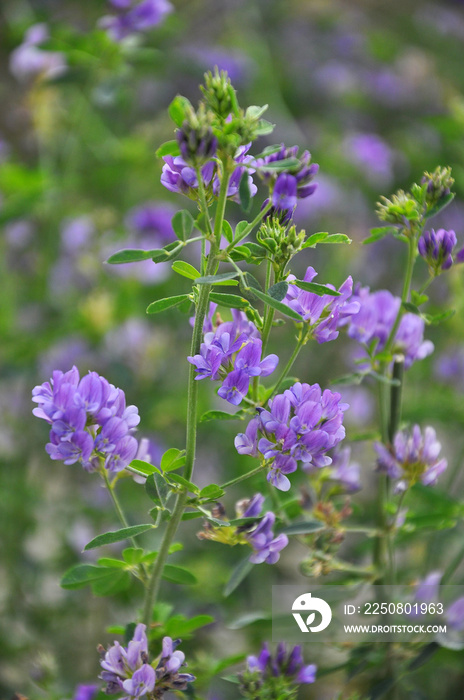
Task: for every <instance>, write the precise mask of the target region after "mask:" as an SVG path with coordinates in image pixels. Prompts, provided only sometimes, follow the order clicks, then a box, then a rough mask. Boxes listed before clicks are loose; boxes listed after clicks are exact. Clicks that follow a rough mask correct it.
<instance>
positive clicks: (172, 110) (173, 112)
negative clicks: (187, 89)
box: [168, 95, 193, 127]
mask: <svg viewBox="0 0 464 700" xmlns="http://www.w3.org/2000/svg"><path fill="white" fill-rule="evenodd" d="M191 109H193V108H192V105H191V103H190V101H189V100H188V99H187V98H186V97H183V96H182V95H176V97H175V98H174V99H173V101H172V102H171V104H170V105H169V109H168V111H169V116H170V117H171V119H172V121H173V122H174V124H175V125H176V126H179V127H180V126H182V124H183V123H184V121H185V119H186V118H187V115H188V113H189V111H190V110H191Z"/></svg>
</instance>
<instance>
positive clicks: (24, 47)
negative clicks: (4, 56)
mask: <svg viewBox="0 0 464 700" xmlns="http://www.w3.org/2000/svg"><path fill="white" fill-rule="evenodd" d="M48 39H49V31H48V27H47V25H46V24H34V25H33V26H32V27H29V29H28V30H27V32H26V34H25V35H24V39H23V43H22V44H20V46H18V47H17V48H16V49H14V51H13V52H12V53H11V56H10V71H11V73H12V74H13V75H14V77H15V78H16V79H17V80H20V81H27V80H31V79H35V78H40V77H41V78H45V79H48V78H57V77H59V76H60V75H63V73H65V72H66V70H67V64H66V59H65V56H64V54H63V53H61V52H58V51H46V50H44V49H40V48H39V45H40V44H42V43H44V42H45V41H47V40H48Z"/></svg>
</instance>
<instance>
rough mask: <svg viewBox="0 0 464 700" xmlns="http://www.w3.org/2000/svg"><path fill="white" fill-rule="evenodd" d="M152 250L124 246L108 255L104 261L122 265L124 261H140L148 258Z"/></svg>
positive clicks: (151, 254)
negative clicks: (122, 248)
mask: <svg viewBox="0 0 464 700" xmlns="http://www.w3.org/2000/svg"><path fill="white" fill-rule="evenodd" d="M154 252H155V251H153V250H140V249H138V248H125V249H124V250H119V251H118V252H117V253H114V254H113V255H110V257H109V258H108V260H107V261H106V262H107V263H108V264H109V265H124V264H125V263H133V262H141V261H142V260H150V258H152V256H153V253H154Z"/></svg>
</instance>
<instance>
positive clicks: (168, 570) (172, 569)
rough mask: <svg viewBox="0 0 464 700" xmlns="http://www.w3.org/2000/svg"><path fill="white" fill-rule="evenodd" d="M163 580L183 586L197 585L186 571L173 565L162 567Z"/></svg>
mask: <svg viewBox="0 0 464 700" xmlns="http://www.w3.org/2000/svg"><path fill="white" fill-rule="evenodd" d="M163 578H164V579H165V580H166V581H170V582H171V583H180V584H183V585H185V586H194V585H195V584H196V583H197V579H196V578H195V576H194V575H193V574H192V573H191V572H190V571H189V570H188V569H184V568H182V567H181V566H174V565H173V564H165V565H164V569H163Z"/></svg>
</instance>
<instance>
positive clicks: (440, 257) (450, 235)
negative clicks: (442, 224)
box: [417, 228, 464, 276]
mask: <svg viewBox="0 0 464 700" xmlns="http://www.w3.org/2000/svg"><path fill="white" fill-rule="evenodd" d="M456 244H457V238H456V234H455V232H454V231H447V230H446V229H444V228H440V229H438V231H434V229H431V230H430V231H424V233H423V234H422V236H421V237H420V238H419V241H418V243H417V249H418V251H419V255H420V256H421V257H422V258H424V260H425V262H426V263H427V265H428V266H429V269H430V272H431V273H432V275H434V276H435V275H439V274H440V272H442V271H443V270H449V268H450V267H451V266H452V265H453V262H458V263H460V262H464V248H463V249H462V250H460V251H459V252H458V253H457V254H456V258H454V257H453V254H454V249H455V247H456Z"/></svg>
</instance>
